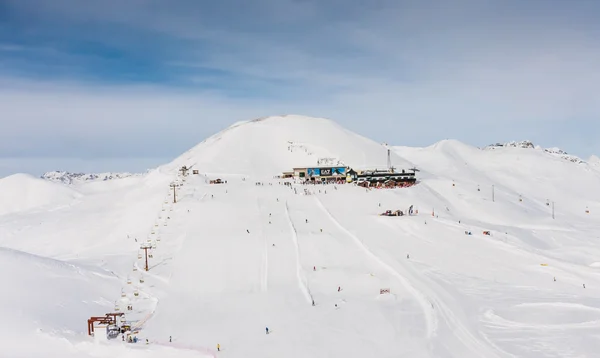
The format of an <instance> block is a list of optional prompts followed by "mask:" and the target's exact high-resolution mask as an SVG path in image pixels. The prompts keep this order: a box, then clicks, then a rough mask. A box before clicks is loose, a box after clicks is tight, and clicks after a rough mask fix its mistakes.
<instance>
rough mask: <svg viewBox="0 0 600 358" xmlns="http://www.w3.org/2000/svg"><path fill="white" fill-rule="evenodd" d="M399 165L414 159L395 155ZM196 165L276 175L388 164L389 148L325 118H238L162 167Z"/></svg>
mask: <svg viewBox="0 0 600 358" xmlns="http://www.w3.org/2000/svg"><path fill="white" fill-rule="evenodd" d="M391 157H392V158H391V159H392V164H393V165H394V166H395V167H397V168H409V167H410V164H409V163H408V162H406V161H405V160H404V159H402V158H400V157H399V156H398V155H397V154H395V153H392V154H391ZM183 165H187V166H191V165H194V169H199V170H200V171H201V172H203V173H226V174H239V175H257V176H263V177H272V176H274V175H279V174H281V172H282V171H290V170H292V168H294V167H307V166H318V165H341V166H343V165H347V166H351V167H353V168H362V167H378V168H383V167H386V165H387V148H386V147H385V146H383V145H381V144H379V143H377V142H375V141H372V140H370V139H367V138H365V137H363V136H360V135H358V134H356V133H353V132H351V131H349V130H347V129H345V128H343V127H341V126H339V125H338V124H337V123H335V122H333V121H331V120H328V119H324V118H311V117H303V116H297V115H285V116H277V117H266V118H259V119H255V120H252V121H247V122H238V123H236V124H234V125H232V126H230V127H229V128H227V129H225V130H223V131H221V132H219V133H217V134H215V135H213V136H212V137H210V138H208V139H206V140H204V141H202V142H201V143H200V144H198V145H197V146H195V147H194V148H192V149H190V150H189V151H188V152H186V153H184V154H183V155H182V156H180V157H179V158H177V159H175V160H174V161H173V162H171V163H170V164H168V165H166V166H164V167H163V168H161V169H166V170H169V171H174V170H177V169H179V168H180V167H181V166H183Z"/></svg>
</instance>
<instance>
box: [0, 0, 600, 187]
mask: <svg viewBox="0 0 600 358" xmlns="http://www.w3.org/2000/svg"><path fill="white" fill-rule="evenodd" d="M0 110H1V111H0V113H1V114H0V116H1V117H0V176H1V175H6V174H9V173H12V172H16V171H25V172H30V173H35V174H40V173H41V172H43V171H45V170H52V169H57V170H74V171H77V170H90V171H102V170H114V171H121V170H129V171H140V170H144V169H146V168H148V167H151V166H155V165H158V164H162V163H163V162H166V161H169V160H170V159H172V158H174V157H176V156H177V155H179V154H180V153H182V152H184V151H185V150H187V149H188V148H190V147H192V146H193V145H195V144H196V143H198V142H200V141H201V140H203V139H204V138H205V137H207V136H209V135H211V134H213V133H215V132H217V131H219V130H220V129H222V128H224V127H226V126H228V125H230V124H232V123H233V122H236V121H239V120H247V119H252V118H256V117H262V116H266V115H276V114H285V113H294V114H305V115H311V116H319V117H327V118H331V119H333V120H335V121H337V122H339V123H341V124H342V125H344V126H346V127H347V128H349V129H351V130H354V131H356V132H358V133H360V134H362V135H365V136H368V137H371V138H373V139H375V140H377V141H386V142H388V143H393V144H397V145H411V146H426V145H430V144H432V143H434V142H436V141H438V140H441V139H445V138H455V139H459V140H461V141H463V142H466V143H468V144H472V145H477V146H482V145H486V144H489V143H492V142H497V141H501V142H502V141H510V140H521V139H530V140H532V141H534V142H535V143H537V144H540V145H542V146H548V147H554V146H557V147H561V148H562V149H564V150H566V151H567V152H570V153H573V154H577V155H579V156H582V157H584V158H587V157H589V156H590V155H591V154H594V153H595V154H600V141H599V139H600V1H597V0H591V1H578V0H568V1H567V0H561V1H553V0H544V1H541V0H540V1H538V0H514V1H513V0H497V1H493V0H472V1H469V0H465V1H463V0H456V1H447V0H443V1H428V0H419V1H400V0H396V1H391V0H389V1H388V0H364V1H357V0H246V1H242V0H238V1H231V0H219V1H214V0H210V1H203V0H127V1H124V0H103V1H81V0H51V1H48V0H0Z"/></svg>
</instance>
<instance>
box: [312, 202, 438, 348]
mask: <svg viewBox="0 0 600 358" xmlns="http://www.w3.org/2000/svg"><path fill="white" fill-rule="evenodd" d="M314 198H315V201H316V204H317V206H318V207H319V208H320V209H321V210H322V211H323V213H324V214H325V215H326V216H327V217H328V218H329V220H331V222H333V223H334V225H335V226H337V227H338V228H339V229H340V230H341V231H342V232H344V233H345V234H346V235H347V236H348V237H350V238H351V239H352V240H353V241H354V243H355V244H356V245H357V246H358V247H359V248H360V249H361V250H362V251H363V252H364V253H365V254H366V255H367V256H368V257H370V258H371V259H372V260H374V261H375V262H377V264H379V265H380V266H381V267H383V268H384V269H385V270H386V271H388V272H389V273H390V274H391V275H392V276H394V277H395V278H396V279H397V280H398V281H399V282H400V283H401V284H402V286H404V287H405V288H406V289H407V290H408V291H409V292H411V293H412V295H413V296H414V297H415V298H416V299H417V302H419V305H420V306H421V308H422V310H423V314H424V316H425V322H426V324H427V336H428V338H430V339H431V338H432V337H434V336H435V331H436V329H437V318H436V316H435V313H434V312H432V311H433V309H432V307H431V301H430V300H429V299H428V298H427V297H426V296H425V295H423V294H422V293H421V292H420V291H418V290H417V289H416V288H415V287H414V286H413V285H411V283H410V282H409V281H408V280H407V279H406V278H405V277H404V276H402V275H401V274H400V273H399V272H398V271H396V270H395V269H394V268H393V267H391V266H390V265H388V264H387V263H385V262H384V261H383V260H382V259H381V258H380V257H378V256H377V255H375V254H374V253H373V252H372V251H371V250H369V249H368V248H367V247H366V246H365V245H364V244H363V242H362V241H361V240H360V239H359V238H358V237H356V235H354V234H352V233H351V232H350V231H348V229H346V228H345V227H344V226H343V225H342V224H340V223H339V221H337V220H336V219H335V218H334V217H333V215H331V213H330V212H329V210H327V208H326V207H325V206H324V205H323V203H322V202H321V200H319V198H317V197H316V196H315V197H314Z"/></svg>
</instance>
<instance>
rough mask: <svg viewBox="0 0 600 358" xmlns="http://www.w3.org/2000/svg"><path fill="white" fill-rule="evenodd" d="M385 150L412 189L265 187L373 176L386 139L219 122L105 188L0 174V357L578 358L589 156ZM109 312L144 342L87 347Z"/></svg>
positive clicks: (595, 280)
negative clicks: (312, 176)
mask: <svg viewBox="0 0 600 358" xmlns="http://www.w3.org/2000/svg"><path fill="white" fill-rule="evenodd" d="M393 149H394V153H392V164H393V165H394V166H395V167H396V168H404V167H409V166H410V167H412V166H417V167H418V168H419V169H420V172H418V176H419V179H420V183H419V184H418V185H415V186H413V187H410V188H404V189H393V190H385V189H380V190H367V189H364V188H359V187H356V186H354V185H352V184H344V185H335V186H333V185H319V186H312V185H303V184H300V183H295V182H293V181H289V180H288V181H287V183H288V185H283V181H281V180H280V179H276V178H274V176H275V175H277V174H280V172H281V171H284V170H290V169H291V168H293V167H302V166H312V165H317V164H318V163H327V165H330V164H333V165H337V163H344V164H346V165H349V166H352V167H361V166H370V167H380V166H385V165H386V161H387V146H386V145H381V144H379V143H376V142H374V141H371V140H370V139H367V138H364V137H362V136H360V135H358V134H355V133H353V132H350V131H348V130H346V129H345V128H343V127H341V126H340V125H338V124H336V123H334V122H332V121H329V120H327V119H322V118H321V119H317V118H306V117H301V116H278V117H268V118H262V119H260V120H254V121H248V122H240V123H236V124H235V125H233V126H231V127H229V128H227V129H225V130H223V131H221V132H219V133H217V134H215V135H213V136H211V137H210V138H208V139H206V140H205V141H203V142H201V143H200V144H198V145H197V146H196V147H194V148H192V149H190V150H189V151H188V152H186V153H184V154H183V155H181V156H180V157H178V158H176V159H175V160H173V161H172V162H171V163H167V164H165V165H163V166H161V167H159V168H157V169H156V170H153V171H151V172H149V173H146V174H144V175H139V176H131V177H128V178H125V179H123V180H106V181H104V180H99V181H94V182H92V183H90V184H88V185H80V186H65V185H59V184H58V183H52V182H49V181H47V180H42V179H38V178H33V179H31V178H29V179H31V180H29V179H28V180H27V182H28V183H29V184H27V186H26V187H24V186H22V183H23V182H25V180H24V179H23V178H19V177H17V178H16V179H15V180H11V181H6V182H3V181H0V198H3V199H4V200H0V213H1V214H0V268H1V270H0V286H2V287H5V288H9V290H10V293H9V294H8V295H2V297H0V315H2V317H7V318H8V320H10V322H12V323H10V324H4V325H2V324H0V336H1V337H4V338H7V340H8V343H7V344H4V345H3V346H2V353H3V354H4V355H6V356H9V357H12V356H18V357H26V356H40V355H44V354H45V355H47V356H60V357H66V358H71V357H114V356H119V357H184V358H185V357H192V356H193V357H218V356H221V357H225V356H226V357H247V358H254V357H261V358H262V357H398V356H401V357H424V358H434V357H435V358H438V357H441V358H445V357H461V358H463V357H466V358H471V357H473V358H480V357H486V358H488V357H491V358H496V357H497V358H503V357H525V358H533V357H535V358H537V357H557V358H558V357H568V356H573V357H575V356H577V357H593V356H595V355H596V354H597V348H596V346H597V344H596V342H597V337H598V335H599V334H600V324H599V323H598V322H600V303H599V302H598V300H597V297H598V296H599V295H600V276H599V275H598V270H599V269H600V246H599V245H598V242H599V240H600V236H599V232H600V220H599V215H600V171H598V170H590V168H591V166H592V165H593V163H595V162H596V161H592V160H590V163H581V164H576V163H573V162H571V161H568V160H564V159H563V158H561V157H560V154H557V153H551V152H547V151H544V150H539V149H535V146H534V148H533V149H532V148H531V147H529V146H528V145H524V147H522V146H520V145H515V146H509V147H504V146H498V147H497V148H496V149H495V150H482V149H479V148H476V147H473V146H469V145H466V144H464V143H461V142H458V141H454V140H445V141H441V142H438V143H435V144H433V145H431V146H429V147H425V148H410V147H394V148H393ZM182 165H187V166H190V165H194V167H193V168H194V169H198V170H199V171H200V173H201V175H194V174H190V175H189V176H187V177H185V178H183V177H180V176H179V174H178V171H177V169H178V168H179V167H181V166H182ZM217 176H218V177H220V178H222V179H225V180H227V184H219V185H211V184H209V183H208V181H207V180H206V179H207V178H215V177H217ZM13 179H14V178H13ZM175 180H176V181H178V182H179V183H180V184H182V185H181V186H174V187H172V186H171V184H172V183H173V181H175ZM65 190H66V191H65ZM29 193H32V194H31V195H29ZM50 194H52V195H50ZM2 195H3V196H2ZM10 195H13V196H10ZM53 195H55V196H53ZM174 196H175V198H174ZM25 198H26V200H25ZM174 199H176V200H174ZM174 201H176V202H174ZM19 202H23V203H25V202H27V203H28V205H26V206H25V208H23V207H18V206H16V204H15V203H19ZM551 203H552V204H551ZM411 205H412V206H413V207H414V209H415V212H416V213H417V214H416V215H414V216H408V215H407V216H403V217H384V216H379V215H378V214H380V213H381V212H383V211H385V210H396V209H400V210H406V209H407V208H408V207H409V206H411ZM487 233H489V235H488V234H487ZM142 243H144V244H145V245H149V246H151V247H152V248H151V249H150V254H151V256H149V257H148V268H149V271H145V270H144V266H145V264H146V260H145V256H144V251H143V250H141V249H140V244H142ZM129 308H131V309H129ZM114 311H118V312H124V313H125V314H126V318H127V320H128V321H130V322H132V323H133V325H134V328H135V330H136V332H138V333H137V337H138V338H140V341H141V342H143V343H142V344H141V345H142V347H140V343H138V344H137V345H136V344H128V343H123V342H122V341H121V339H117V340H111V341H105V339H104V340H103V337H104V334H103V332H104V331H103V328H97V331H96V332H97V334H96V337H95V339H92V338H89V337H88V336H87V332H86V320H87V319H88V318H89V317H90V316H98V315H99V316H102V315H104V314H105V313H107V312H114ZM77 322H79V323H77ZM15 327H17V328H16V329H15ZM267 327H268V328H269V334H266V333H267V331H266V328H267ZM146 339H148V344H147V345H146V344H145V342H146V341H145V340H146ZM217 344H218V345H219V347H220V350H221V351H220V352H219V351H217ZM40 347H42V348H43V350H42V348H40Z"/></svg>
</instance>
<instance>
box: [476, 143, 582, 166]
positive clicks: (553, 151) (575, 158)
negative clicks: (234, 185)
mask: <svg viewBox="0 0 600 358" xmlns="http://www.w3.org/2000/svg"><path fill="white" fill-rule="evenodd" d="M499 148H521V149H536V150H541V151H544V152H546V153H549V154H552V155H555V156H557V157H560V158H562V159H565V160H568V161H570V162H573V163H578V164H584V163H586V162H585V161H584V160H583V159H581V158H579V157H578V156H575V155H571V154H569V153H567V152H565V151H564V150H562V149H560V148H542V147H541V146H539V145H534V144H533V143H532V142H531V141H529V140H524V141H518V142H517V141H512V142H507V143H496V144H490V145H488V146H486V147H484V148H483V149H484V150H494V149H499Z"/></svg>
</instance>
